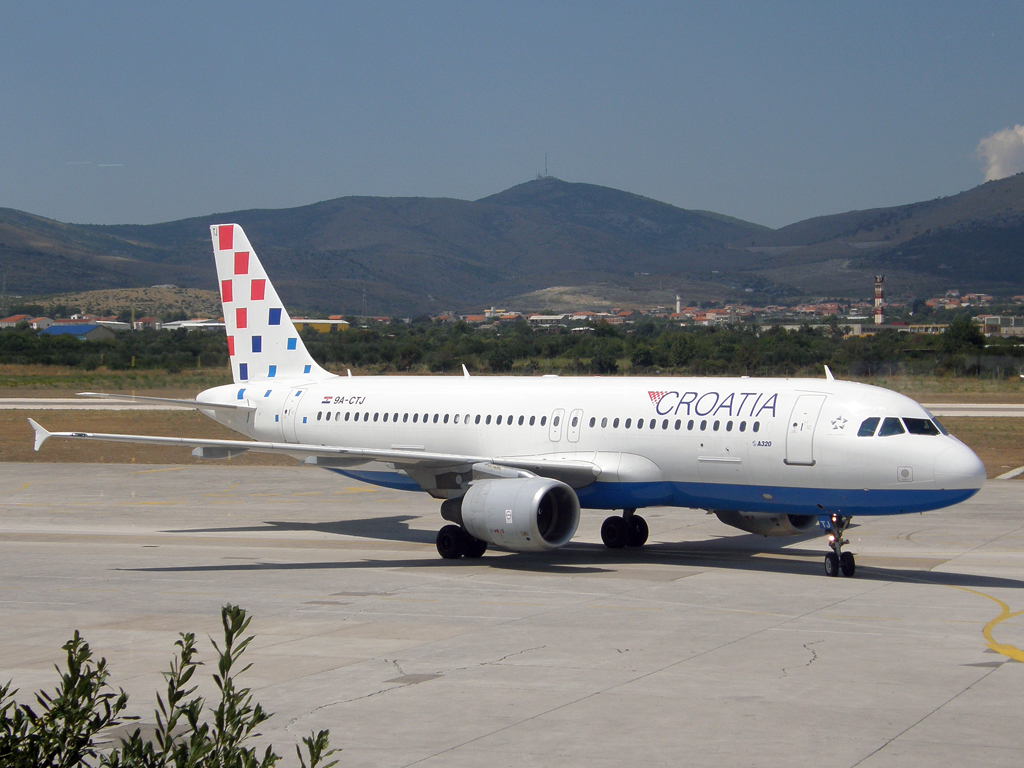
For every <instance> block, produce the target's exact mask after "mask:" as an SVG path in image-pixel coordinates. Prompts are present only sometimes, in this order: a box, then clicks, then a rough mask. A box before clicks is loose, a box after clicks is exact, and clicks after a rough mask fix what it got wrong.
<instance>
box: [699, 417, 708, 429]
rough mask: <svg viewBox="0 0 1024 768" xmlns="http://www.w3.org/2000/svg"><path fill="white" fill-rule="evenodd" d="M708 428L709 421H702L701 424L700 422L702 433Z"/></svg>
mask: <svg viewBox="0 0 1024 768" xmlns="http://www.w3.org/2000/svg"><path fill="white" fill-rule="evenodd" d="M707 428H708V420H707V419H702V420H701V422H700V431H701V432H703V431H704V430H705V429H707Z"/></svg>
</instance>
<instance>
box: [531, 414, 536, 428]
mask: <svg viewBox="0 0 1024 768" xmlns="http://www.w3.org/2000/svg"><path fill="white" fill-rule="evenodd" d="M536 420H537V417H536V416H531V417H530V426H531V427H532V426H533V423H534V422H535V421H536Z"/></svg>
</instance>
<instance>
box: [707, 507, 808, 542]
mask: <svg viewBox="0 0 1024 768" xmlns="http://www.w3.org/2000/svg"><path fill="white" fill-rule="evenodd" d="M715 514H716V515H717V516H718V519H719V520H721V521H722V522H723V523H725V524H726V525H731V526H732V527H733V528H739V529H740V530H741V531H747V532H748V533H756V534H757V535H758V536H800V535H801V534H804V533H809V532H810V531H811V530H812V529H813V528H814V526H815V525H817V524H818V518H817V516H816V515H787V514H785V513H781V512H720V511H718V510H715Z"/></svg>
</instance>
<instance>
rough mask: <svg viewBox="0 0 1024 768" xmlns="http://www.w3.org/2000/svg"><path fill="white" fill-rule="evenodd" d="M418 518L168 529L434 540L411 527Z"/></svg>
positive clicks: (433, 533)
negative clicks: (314, 533)
mask: <svg viewBox="0 0 1024 768" xmlns="http://www.w3.org/2000/svg"><path fill="white" fill-rule="evenodd" d="M416 519H418V518H417V517H416V516H415V515H392V516H390V517H368V518H360V519H356V520H336V521H334V522H315V523H304V522H298V521H295V520H288V521H279V520H267V521H266V522H265V523H263V525H245V526H235V527H231V528H180V529H176V530H169V531H165V533H279V532H284V531H316V532H318V533H331V534H334V535H336V536H355V537H357V538H361V539H379V540H384V541H407V542H411V543H413V544H433V543H434V539H435V538H436V537H437V531H425V530H422V529H419V528H410V527H409V521H410V520H416Z"/></svg>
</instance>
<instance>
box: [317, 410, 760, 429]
mask: <svg viewBox="0 0 1024 768" xmlns="http://www.w3.org/2000/svg"><path fill="white" fill-rule="evenodd" d="M332 415H333V417H334V421H342V420H343V419H344V421H360V419H361V420H362V421H370V420H371V419H370V412H369V411H365V412H364V413H362V414H360V413H359V411H345V412H344V416H343V415H342V412H341V411H333V412H332V411H326V412H324V411H317V414H316V420H317V421H330V420H331V416H332ZM398 416H399V414H397V413H395V414H390V413H385V414H383V418H381V413H380V412H379V411H378V412H377V413H374V414H373V421H375V422H376V421H384V422H387V421H389V420H390V421H392V422H394V423H397V422H398ZM401 416H402V423H403V424H405V423H408V422H409V421H410V420H411V421H412V423H413V424H418V423H420V421H421V417H420V414H418V413H414V414H411V419H410V414H408V413H405V414H402V415H401ZM460 416H461V414H458V413H456V414H455V415H454V416H451V415H450V414H447V413H445V414H440V413H435V414H433V417H432V418H431V414H429V413H424V414H423V416H422V423H424V424H427V423H433V424H438V423H441V424H447V423H448V422H449V419H450V420H451V421H452V423H454V424H458V423H459V420H460ZM491 419H492V417H491V415H490V414H487V415H482V414H477V415H476V416H475V417H474V416H473V415H472V414H469V413H467V414H466V415H465V419H464V420H463V423H465V424H470V423H472V424H480V423H481V421H482V423H484V424H490V423H491ZM560 421H561V417H560V416H555V417H554V418H553V419H552V420H551V424H552V426H555V427H557V426H558V424H559V422H560ZM539 422H540V426H542V427H544V426H547V423H548V417H547V416H541V417H540V419H539ZM494 423H495V424H498V425H501V424H502V423H505V424H507V425H509V426H512V424H518V425H519V426H523V425H524V424H529V426H531V427H532V426H534V425H535V424H537V423H538V419H537V417H536V416H530V417H529V420H528V421H527V417H526V416H520V417H519V418H518V420H517V419H516V417H515V416H508V417H505V416H504V415H503V414H499V415H498V416H496V417H494ZM620 423H621V424H622V426H623V428H624V429H630V428H632V427H633V426H634V423H633V419H626V420H625V421H621V420H620V419H617V418H615V419H612V420H611V427H612V429H618V428H619V424H620ZM669 423H670V419H663V420H662V422H661V428H662V429H665V430H667V429H668V428H669ZM709 423H710V425H711V430H712V431H713V432H718V431H719V430H724V431H725V432H732V431H733V429H734V428H735V429H736V430H738V431H739V432H746V431H747V422H746V421H740V422H738V423H737V422H734V421H731V420H730V421H725V422H723V421H721V420H719V419H715V420H713V421H711V422H709V421H708V420H707V419H703V420H701V422H700V424H699V427H698V425H697V422H696V421H694V420H693V419H690V420H689V421H688V422H687V423H686V429H687V430H689V431H693V429H694V428H695V427H697V428H699V429H700V431H701V432H704V431H706V430H707V429H708V424H709ZM578 425H579V417H577V416H573V417H572V422H571V426H572V427H574V428H575V427H577V426H578ZM590 426H591V427H595V426H597V418H596V417H591V419H590ZM673 426H674V428H675V429H676V430H677V431H678V430H680V429H682V427H683V421H682V419H676V420H675V424H674V425H673ZM607 427H608V418H607V417H605V418H603V419H601V428H602V429H606V428H607ZM657 427H658V420H657V419H646V420H645V419H637V420H636V429H644V428H647V429H657ZM760 429H761V422H759V421H755V422H753V423H752V424H751V425H750V431H751V432H757V431H759V430H760Z"/></svg>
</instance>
